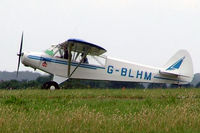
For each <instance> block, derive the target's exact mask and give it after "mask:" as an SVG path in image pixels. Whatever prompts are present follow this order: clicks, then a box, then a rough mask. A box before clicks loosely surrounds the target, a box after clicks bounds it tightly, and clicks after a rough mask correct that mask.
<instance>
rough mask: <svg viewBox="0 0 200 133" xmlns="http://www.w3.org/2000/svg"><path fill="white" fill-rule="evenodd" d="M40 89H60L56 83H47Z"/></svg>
mask: <svg viewBox="0 0 200 133" xmlns="http://www.w3.org/2000/svg"><path fill="white" fill-rule="evenodd" d="M42 89H50V90H56V89H60V87H59V85H58V84H57V83H56V82H54V81H49V82H46V83H44V84H43V86H42Z"/></svg>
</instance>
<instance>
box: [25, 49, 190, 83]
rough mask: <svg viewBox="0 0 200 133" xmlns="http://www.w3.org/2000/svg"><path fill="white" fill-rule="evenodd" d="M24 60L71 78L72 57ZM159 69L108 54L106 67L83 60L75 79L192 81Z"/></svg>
mask: <svg viewBox="0 0 200 133" xmlns="http://www.w3.org/2000/svg"><path fill="white" fill-rule="evenodd" d="M22 63H23V64H24V65H25V66H30V67H32V68H34V69H39V70H41V71H44V72H47V73H50V74H52V75H56V76H60V77H66V78H67V77H68V60H66V59H63V58H58V57H52V56H49V55H47V54H45V53H24V55H23V56H22ZM78 63H79V62H73V61H72V62H71V68H70V72H73V70H74V69H75V67H76V66H77V65H78ZM159 70H160V68H156V67H151V66H146V65H141V64H137V63H133V62H128V61H122V60H119V59H114V58H110V57H106V58H105V65H104V66H97V65H91V64H84V63H82V64H81V65H80V66H79V67H78V68H77V69H76V71H75V72H74V73H73V74H72V76H71V78H74V79H91V80H109V81H127V82H149V83H170V84H187V83H188V82H187V77H181V76H180V77H175V76H167V75H162V74H160V73H159Z"/></svg>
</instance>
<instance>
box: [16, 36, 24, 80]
mask: <svg viewBox="0 0 200 133" xmlns="http://www.w3.org/2000/svg"><path fill="white" fill-rule="evenodd" d="M23 36H24V32H22V37H21V44H20V49H19V53H18V54H17V56H19V58H18V65H17V77H18V73H19V67H20V61H21V56H22V46H23Z"/></svg>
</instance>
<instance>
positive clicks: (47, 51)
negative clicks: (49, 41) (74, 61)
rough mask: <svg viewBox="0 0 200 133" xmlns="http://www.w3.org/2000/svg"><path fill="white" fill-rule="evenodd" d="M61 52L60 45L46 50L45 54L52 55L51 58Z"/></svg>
mask: <svg viewBox="0 0 200 133" xmlns="http://www.w3.org/2000/svg"><path fill="white" fill-rule="evenodd" d="M58 50H59V46H58V45H52V46H51V47H50V48H49V49H47V50H45V53H46V54H48V55H50V56H54V55H55V54H56V53H57V52H58Z"/></svg>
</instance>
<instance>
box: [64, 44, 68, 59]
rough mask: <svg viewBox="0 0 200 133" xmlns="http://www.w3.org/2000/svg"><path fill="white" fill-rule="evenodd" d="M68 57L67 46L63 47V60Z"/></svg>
mask: <svg viewBox="0 0 200 133" xmlns="http://www.w3.org/2000/svg"><path fill="white" fill-rule="evenodd" d="M68 57H69V55H68V49H67V46H66V45H64V59H68Z"/></svg>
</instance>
